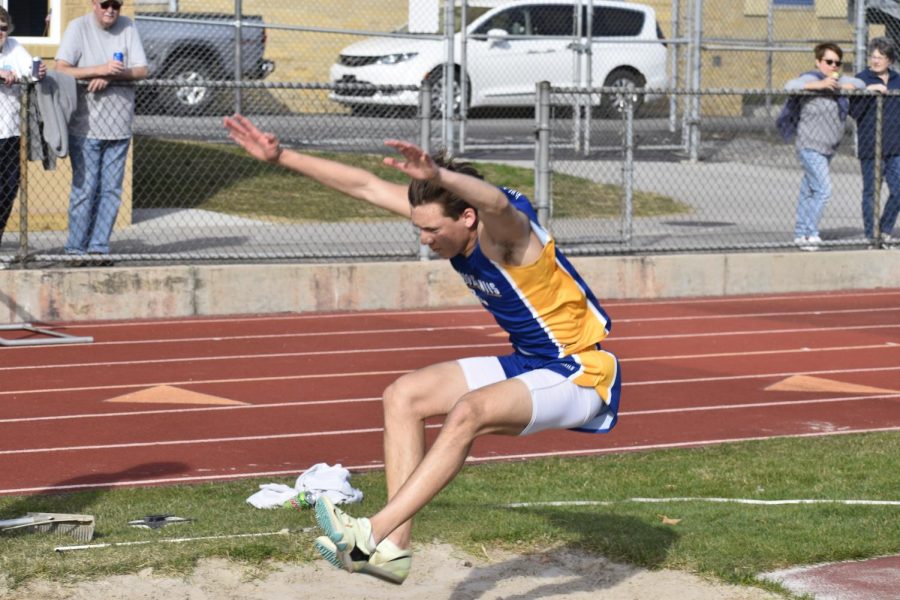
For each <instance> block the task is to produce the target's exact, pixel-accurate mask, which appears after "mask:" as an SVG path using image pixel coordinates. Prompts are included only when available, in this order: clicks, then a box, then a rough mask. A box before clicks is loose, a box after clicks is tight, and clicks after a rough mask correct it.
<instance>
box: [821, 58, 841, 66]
mask: <svg viewBox="0 0 900 600" xmlns="http://www.w3.org/2000/svg"><path fill="white" fill-rule="evenodd" d="M822 62H824V63H825V64H826V65H828V66H829V67H839V66H841V65H842V64H844V63H842V62H841V61H839V60H831V59H830V58H825V59H822Z"/></svg>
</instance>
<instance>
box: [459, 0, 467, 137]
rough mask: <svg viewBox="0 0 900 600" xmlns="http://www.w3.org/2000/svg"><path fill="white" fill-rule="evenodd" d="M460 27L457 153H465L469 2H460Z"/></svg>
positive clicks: (464, 0) (465, 0) (463, 0)
mask: <svg viewBox="0 0 900 600" xmlns="http://www.w3.org/2000/svg"><path fill="white" fill-rule="evenodd" d="M459 18H460V21H461V23H460V26H459V115H458V118H459V153H460V154H464V153H465V152H466V123H467V120H468V118H469V102H468V98H467V97H468V95H469V82H468V81H467V79H468V78H467V77H466V73H468V69H467V64H468V60H469V58H468V55H467V54H466V53H467V51H468V48H467V46H468V44H469V35H468V32H467V31H466V26H467V25H468V24H469V2H468V0H462V5H461V6H460V16H459Z"/></svg>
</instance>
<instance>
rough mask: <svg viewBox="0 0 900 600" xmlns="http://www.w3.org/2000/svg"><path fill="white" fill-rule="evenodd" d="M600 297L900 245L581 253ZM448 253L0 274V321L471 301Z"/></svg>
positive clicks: (688, 289) (889, 257)
mask: <svg viewBox="0 0 900 600" xmlns="http://www.w3.org/2000/svg"><path fill="white" fill-rule="evenodd" d="M572 262H573V263H574V264H575V266H576V268H578V270H579V272H580V273H581V274H582V275H583V276H584V278H585V279H586V280H587V281H588V283H589V284H590V285H591V287H592V288H593V290H594V291H595V293H596V294H597V296H598V297H599V298H600V299H601V301H602V300H604V299H653V298H674V297H690V296H728V295H740V294H764V293H790V292H810V291H829V290H842V289H865V288H896V287H900V251H868V252H864V251H822V252H816V253H807V252H784V253H734V254H686V255H660V256H625V257H608V256H607V257H576V258H573V259H572ZM475 304H476V301H475V298H474V296H473V295H472V294H471V293H470V292H469V291H468V289H467V288H466V287H465V286H464V285H462V283H461V282H460V280H459V277H458V276H457V275H456V273H454V272H453V270H452V269H451V268H450V266H449V264H448V263H447V262H446V261H428V262H374V263H353V264H350V263H340V264H253V265H188V266H185V265H175V266H163V267H121V268H118V267H112V268H82V269H46V270H7V271H0V323H20V322H52V321H80V320H107V319H144V318H169V317H171V318H175V317H190V316H214V315H230V314H268V313H287V312H291V313H300V312H319V311H358V310H379V309H420V308H436V307H441V306H458V305H475Z"/></svg>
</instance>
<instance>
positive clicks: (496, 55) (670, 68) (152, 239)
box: [0, 0, 900, 265]
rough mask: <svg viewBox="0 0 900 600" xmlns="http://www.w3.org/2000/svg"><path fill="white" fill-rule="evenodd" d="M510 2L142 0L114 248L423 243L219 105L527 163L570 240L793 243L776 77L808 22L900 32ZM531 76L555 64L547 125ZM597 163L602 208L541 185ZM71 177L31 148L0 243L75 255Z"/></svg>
mask: <svg viewBox="0 0 900 600" xmlns="http://www.w3.org/2000/svg"><path fill="white" fill-rule="evenodd" d="M504 4H505V3H504V2H501V1H496V0H469V1H468V2H460V1H457V2H454V3H450V2H445V1H443V0H422V1H417V2H407V1H406V0H374V1H373V2H370V3H367V4H366V5H364V6H363V5H359V4H358V3H350V2H345V1H344V0H334V1H333V2H329V3H321V2H319V3H312V2H305V1H302V2H301V1H295V2H284V3H266V2H262V1H261V0H244V1H241V0H137V16H136V18H137V22H138V26H139V30H140V31H141V35H142V39H143V40H144V44H145V46H146V47H147V50H148V58H149V60H150V62H151V74H150V76H151V78H152V79H151V80H149V81H146V82H140V83H139V84H138V86H137V104H136V113H137V116H136V119H135V136H134V140H133V144H132V146H131V150H130V153H129V158H128V160H129V163H128V168H127V169H126V178H125V181H124V184H123V202H122V206H121V207H120V210H119V213H118V218H117V220H116V224H115V229H114V231H113V235H112V244H111V246H112V253H113V255H114V258H115V259H116V260H119V261H123V260H129V261H131V260H133V261H140V262H147V261H190V260H255V259H267V260H276V259H299V260H335V259H354V260H357V259H367V258H373V259H374V258H398V259H406V258H409V259H415V258H422V257H423V254H422V251H421V249H420V248H419V247H418V243H417V237H416V234H415V232H414V231H413V229H412V227H411V226H410V225H409V224H408V223H406V222H403V221H399V220H396V219H393V218H390V217H389V216H388V215H383V214H378V213H367V212H364V211H361V210H360V208H359V207H358V206H357V205H354V204H353V203H352V202H351V203H350V205H349V206H348V207H343V206H341V207H339V208H338V209H337V210H330V208H329V207H320V208H316V206H317V205H316V204H315V203H311V202H308V201H307V198H306V197H298V196H299V195H305V194H310V195H311V196H315V194H314V193H312V192H308V191H307V188H306V187H299V186H298V185H297V183H296V182H297V180H296V176H293V175H289V174H286V173H285V172H283V171H279V170H277V169H275V168H272V167H270V166H268V165H264V164H260V163H256V162H255V161H253V160H251V159H250V158H248V157H246V156H243V155H242V154H241V153H240V152H239V150H238V149H237V148H235V147H234V146H233V145H232V144H230V143H229V142H228V140H227V139H226V136H225V132H224V129H223V127H222V123H221V120H222V116H223V115H228V114H231V113H233V112H241V113H244V114H247V115H250V116H251V117H252V118H253V119H254V120H255V121H256V122H257V123H258V124H259V125H260V126H261V127H262V128H264V129H268V130H272V131H275V132H276V133H278V135H279V136H280V137H281V138H282V139H283V140H284V142H285V143H286V144H287V145H289V146H292V147H295V148H298V149H300V150H303V151H315V152H323V153H326V155H327V156H333V157H336V158H339V159H341V160H346V159H350V160H353V161H357V160H358V161H360V164H362V165H373V164H377V162H378V158H377V157H378V156H380V155H381V154H382V152H383V140H384V139H386V138H404V139H410V140H415V141H418V142H419V143H420V144H422V145H424V146H426V147H433V148H442V147H443V148H449V149H450V150H451V151H452V153H455V154H460V155H463V156H466V157H467V158H470V159H474V160H479V159H480V160H496V159H503V160H504V161H505V162H507V163H511V164H515V165H518V166H520V167H522V168H524V169H526V173H527V175H528V177H531V176H530V173H531V172H534V177H533V182H530V181H523V182H522V183H519V182H517V185H520V186H521V187H525V188H529V184H530V183H533V184H534V185H533V187H532V188H531V189H534V190H535V192H534V198H535V200H537V201H539V202H543V203H544V204H545V207H544V209H545V212H544V217H545V220H547V221H548V222H549V223H550V224H551V227H552V228H553V230H554V233H555V234H556V235H557V236H558V237H559V238H560V241H561V243H562V244H563V245H564V246H566V247H568V248H569V249H570V251H571V252H581V253H620V252H664V251H681V250H718V249H749V248H768V247H784V246H787V245H790V243H791V239H792V223H793V218H794V216H793V215H794V210H795V205H796V196H797V190H798V189H799V184H800V178H801V170H800V165H799V163H798V161H797V158H796V156H795V154H794V150H793V148H792V147H791V146H790V145H788V144H785V143H784V142H783V141H781V140H780V138H778V137H777V133H776V130H775V125H774V121H775V116H776V115H777V112H778V110H779V109H780V107H781V105H782V104H783V102H784V99H785V95H784V93H783V92H781V91H773V90H781V88H782V86H783V83H784V82H785V81H787V80H788V79H790V78H793V77H796V75H797V74H798V73H800V72H802V71H805V70H808V69H809V65H810V63H811V58H810V57H811V47H812V45H813V44H814V43H815V42H817V41H822V40H823V39H829V40H837V41H838V42H839V43H841V44H842V45H844V46H845V50H847V51H848V53H849V56H852V57H853V62H855V63H859V61H860V59H861V56H860V55H859V52H858V51H857V49H858V48H859V47H860V44H861V43H862V44H863V45H864V40H865V39H866V37H867V36H868V35H870V33H872V34H881V33H885V34H887V35H892V32H900V26H898V25H900V9H897V7H894V6H893V4H897V3H896V2H893V4H892V1H888V0H883V1H882V0H868V1H867V2H866V3H865V5H864V6H857V5H856V4H855V3H854V2H852V1H851V2H847V1H846V0H840V1H837V0H835V1H833V2H815V3H812V2H803V1H799V0H792V1H790V2H788V1H785V2H781V1H779V0H758V1H757V0H725V1H723V2H716V3H711V2H705V3H704V2H702V0H660V1H657V0H646V1H645V2H644V3H629V4H628V5H622V4H615V5H608V4H606V3H604V2H601V1H599V0H597V1H596V2H591V1H590V0H572V2H569V3H556V4H552V5H550V4H547V5H541V4H539V3H527V4H511V5H509V6H503V5H504ZM876 5H877V6H876ZM588 8H590V9H591V10H588ZM654 9H655V12H654ZM235 15H241V18H240V19H237V18H236V17H235ZM895 21H896V22H895ZM464 22H465V23H469V24H470V29H468V31H467V34H466V35H464V36H463V35H456V37H455V38H454V37H453V33H452V32H454V31H456V32H459V31H460V30H461V29H462V28H461V25H460V24H461V23H464ZM870 30H871V31H870ZM450 39H455V43H453V44H450V43H448V41H449V40H450ZM237 40H240V41H241V43H239V44H236V43H235V42H236V41H237ZM516 57H518V59H519V60H521V61H522V62H521V63H514V62H513V59H515V58H516ZM424 59H427V61H426V62H422V61H423V60H424ZM417 61H418V62H417ZM426 63H427V64H426ZM445 64H451V65H455V67H453V68H451V69H446V68H444V65H445ZM238 65H240V67H239V68H238ZM855 68H856V64H851V61H850V60H845V67H844V69H845V71H846V70H852V69H855ZM401 72H403V73H406V75H403V76H395V75H396V74H397V73H401ZM410 73H411V74H412V75H411V76H410V77H407V75H409V74H410ZM548 73H549V74H548ZM464 74H465V76H463V75H464ZM523 74H524V75H526V76H524V77H523ZM701 74H702V77H701ZM407 79H408V80H407ZM538 79H546V80H548V81H550V82H551V83H552V84H553V86H554V87H553V92H552V95H553V97H552V101H551V105H552V109H551V110H550V112H549V116H548V119H549V121H548V122H547V124H546V128H543V127H541V126H538V125H540V123H537V124H536V119H535V117H536V115H538V112H536V111H535V106H536V100H535V93H534V89H535V86H534V82H535V81H536V80H538ZM484 81H489V82H491V83H492V84H494V85H495V89H488V87H487V85H486V84H484V83H483V82H484ZM385 82H389V83H390V84H389V85H388V84H385ZM423 83H424V84H425V85H423ZM701 83H702V87H701ZM573 85H574V86H577V87H572V86H573ZM632 88H634V89H635V91H634V92H628V93H623V90H628V89H632ZM641 88H646V90H644V89H641ZM450 106H452V107H453V110H448V109H447V107H450ZM7 116H9V115H7ZM538 116H539V115H538ZM890 127H891V124H890V123H885V124H884V131H885V135H890V134H891V133H892V131H893V130H892V129H891V128H890ZM544 129H546V131H544ZM541 131H544V133H545V134H546V135H545V138H546V140H545V141H546V143H548V144H549V146H548V147H547V148H544V149H542V148H541V146H540V145H539V144H536V143H535V137H536V132H538V133H540V132H541ZM538 137H540V136H538ZM854 143H855V139H854V137H853V123H852V122H850V124H849V129H848V134H847V137H846V139H845V140H844V141H843V143H842V144H841V146H840V148H839V150H838V154H837V155H836V157H835V159H834V160H833V161H832V165H831V170H832V173H833V179H834V197H833V200H832V202H831V204H830V205H829V206H828V208H827V209H826V212H825V216H824V219H823V223H822V227H823V237H824V238H825V244H826V245H834V246H862V245H864V244H865V241H866V240H865V238H864V237H863V236H862V227H861V217H860V214H859V213H860V209H859V198H860V194H861V181H860V175H859V164H858V161H857V160H856V159H855V158H854ZM542 153H543V155H544V156H546V157H547V160H546V163H545V164H543V165H542V164H541V159H540V157H541V156H542ZM550 157H552V160H551V158H550ZM536 159H537V160H536ZM6 164H7V165H9V164H11V163H10V162H7V163H6ZM4 168H5V169H7V170H9V169H12V168H13V167H12V166H6V167H4ZM551 173H552V174H551ZM6 174H7V175H11V174H12V171H8V173H6ZM570 176H571V177H576V178H578V179H575V180H572V179H568V178H567V177H570ZM517 177H519V178H521V179H525V177H524V176H523V175H521V173H520V174H519V175H517ZM9 179H10V178H4V181H7V180H9ZM573 181H574V183H573ZM587 181H590V182H592V183H593V184H596V185H597V186H608V187H605V188H604V189H606V192H604V193H603V194H602V195H603V197H604V200H603V206H602V207H598V206H597V205H596V204H594V203H591V202H585V203H584V206H582V207H579V208H577V209H575V208H572V206H571V205H569V206H567V205H566V202H565V201H560V203H559V205H558V206H554V204H553V203H554V202H555V201H556V200H557V199H559V198H563V199H565V198H566V197H573V196H577V195H578V192H577V188H578V186H579V185H585V184H586V182H587ZM70 182H71V167H70V165H69V161H68V160H65V159H64V160H60V161H58V164H57V165H56V167H55V169H54V170H52V171H47V170H44V169H43V168H42V167H41V166H40V164H39V163H36V162H34V161H31V162H28V168H27V169H23V170H22V186H21V188H22V189H21V190H20V193H19V202H18V203H17V204H16V207H15V208H14V209H13V210H12V214H11V217H10V220H9V223H8V225H7V227H6V235H5V236H4V237H3V239H2V246H0V265H5V264H9V263H10V262H12V261H17V262H20V263H25V264H29V263H30V264H45V263H47V262H60V261H66V260H67V258H66V257H65V256H64V254H63V248H64V245H65V241H66V234H67V227H68V222H67V221H68V219H67V208H68V194H69V188H70ZM879 182H880V180H879ZM573 187H574V188H575V189H576V191H575V192H573V191H566V190H571V189H572V188H573ZM885 187H886V186H885ZM551 188H552V193H551ZM591 190H592V191H591V193H592V194H593V193H594V188H593V187H592V188H591ZM713 192H715V194H713ZM23 200H24V202H23ZM570 204H571V203H570ZM576 204H577V203H576ZM882 204H883V203H882ZM23 206H24V207H25V210H23V208H22V207H23ZM310 207H312V208H310Z"/></svg>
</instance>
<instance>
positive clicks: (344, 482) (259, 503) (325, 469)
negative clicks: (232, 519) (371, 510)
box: [247, 463, 363, 508]
mask: <svg viewBox="0 0 900 600" xmlns="http://www.w3.org/2000/svg"><path fill="white" fill-rule="evenodd" d="M301 492H305V494H306V495H305V497H306V500H307V501H308V502H309V503H311V504H312V503H315V501H316V499H317V498H318V497H319V496H320V495H322V494H325V495H327V496H328V497H329V498H330V499H331V501H332V502H334V503H335V504H348V503H351V502H359V501H360V500H362V497H363V493H362V492H361V491H360V490H358V489H356V488H354V487H353V486H352V485H350V471H348V470H347V469H345V468H343V467H342V466H341V465H340V463H338V464H336V465H334V466H331V465H328V464H326V463H317V464H315V465H313V466H311V467H310V468H309V469H307V470H306V471H304V472H303V473H302V474H301V475H300V476H299V477H298V478H297V481H296V483H294V487H290V486H288V485H284V484H282V483H265V484H263V485H261V486H259V491H258V492H256V493H255V494H253V495H252V496H250V497H249V498H247V502H248V503H250V504H252V505H253V506H255V507H256V508H278V507H280V506H283V505H284V503H285V502H288V501H290V500H292V499H293V498H296V497H297V496H298V495H299V494H300V493H301Z"/></svg>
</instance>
